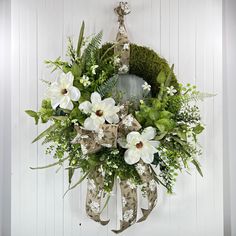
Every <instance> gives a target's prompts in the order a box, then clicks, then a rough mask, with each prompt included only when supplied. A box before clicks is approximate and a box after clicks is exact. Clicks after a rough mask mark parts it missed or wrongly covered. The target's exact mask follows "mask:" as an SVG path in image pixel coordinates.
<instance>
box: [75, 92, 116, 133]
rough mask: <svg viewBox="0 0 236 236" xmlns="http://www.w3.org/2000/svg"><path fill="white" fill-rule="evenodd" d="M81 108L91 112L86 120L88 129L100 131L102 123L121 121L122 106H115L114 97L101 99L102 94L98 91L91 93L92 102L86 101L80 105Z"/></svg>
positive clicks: (86, 112) (85, 111) (83, 110)
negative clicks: (119, 114) (119, 113)
mask: <svg viewBox="0 0 236 236" xmlns="http://www.w3.org/2000/svg"><path fill="white" fill-rule="evenodd" d="M79 109H80V110H81V111H82V112H83V113H85V114H90V117H88V118H87V119H86V120H85V121H84V128H85V129H87V130H95V131H98V130H99V127H100V125H102V124H104V123H105V121H107V122H108V123H110V124H116V123H118V122H119V116H118V114H117V113H118V112H119V111H120V108H119V107H117V106H115V100H114V99H113V98H105V99H104V100H102V99H101V95H100V94H99V93H97V92H94V93H92V94H91V102H89V101H85V102H83V103H81V104H80V105H79Z"/></svg>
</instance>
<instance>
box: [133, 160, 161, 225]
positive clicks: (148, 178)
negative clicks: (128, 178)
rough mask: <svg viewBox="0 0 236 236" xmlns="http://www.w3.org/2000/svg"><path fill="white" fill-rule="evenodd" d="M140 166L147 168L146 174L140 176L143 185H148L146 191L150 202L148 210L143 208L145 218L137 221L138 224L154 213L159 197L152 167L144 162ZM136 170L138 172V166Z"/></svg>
mask: <svg viewBox="0 0 236 236" xmlns="http://www.w3.org/2000/svg"><path fill="white" fill-rule="evenodd" d="M138 165H141V166H143V167H144V168H145V172H144V174H139V175H140V178H141V179H142V181H143V183H144V184H145V185H146V187H145V188H144V189H145V193H146V196H147V201H148V209H144V208H141V210H142V213H143V216H142V217H141V218H140V219H139V220H138V221H137V223H140V222H143V221H145V220H146V219H147V218H148V216H149V215H150V213H151V212H152V210H153V209H154V208H155V206H156V203H157V196H158V195H157V183H156V181H155V179H154V175H153V172H152V171H151V169H150V166H149V165H147V164H145V163H143V162H142V161H140V162H139V164H138ZM136 169H137V171H138V167H137V165H136ZM138 172H139V171H138Z"/></svg>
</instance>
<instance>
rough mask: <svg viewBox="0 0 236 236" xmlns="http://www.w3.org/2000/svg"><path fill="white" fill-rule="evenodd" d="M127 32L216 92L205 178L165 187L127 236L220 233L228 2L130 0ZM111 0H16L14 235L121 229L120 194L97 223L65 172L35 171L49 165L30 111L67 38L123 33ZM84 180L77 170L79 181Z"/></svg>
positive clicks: (73, 235) (208, 109) (205, 142)
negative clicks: (49, 63) (105, 219)
mask: <svg viewBox="0 0 236 236" xmlns="http://www.w3.org/2000/svg"><path fill="white" fill-rule="evenodd" d="M129 3H130V5H131V8H132V13H131V15H130V16H128V17H127V28H128V30H129V34H130V38H131V40H132V41H133V42H135V43H138V44H141V45H146V46H150V47H152V48H153V49H155V50H156V51H157V52H159V53H160V54H161V55H162V56H164V57H166V58H167V59H168V60H169V62H170V64H172V63H174V64H175V72H176V74H177V76H178V78H179V80H180V81H182V82H184V83H187V82H190V83H194V84H196V85H197V86H198V87H199V89H200V90H202V91H205V92H210V93H214V94H217V96H216V97H214V98H212V99H209V100H207V101H205V103H204V104H203V105H202V106H201V107H202V115H203V120H204V123H205V124H206V127H207V128H206V131H205V133H204V135H202V137H201V144H202V146H203V149H204V155H203V157H202V161H201V163H202V166H203V172H204V178H201V177H199V176H198V174H197V173H196V171H193V172H192V174H191V175H189V174H181V175H180V177H179V178H178V181H177V185H176V189H175V194H174V195H172V196H168V195H166V193H165V190H164V189H163V188H161V187H160V188H159V204H158V207H157V208H156V210H155V211H154V212H153V213H152V214H151V216H150V217H149V219H148V220H147V221H146V222H144V223H141V224H137V225H135V226H133V227H131V228H130V229H128V230H127V231H125V232H124V233H123V234H122V235H123V236H130V235H137V236H141V235H144V234H146V235H151V236H153V235H160V236H171V235H175V236H183V235H184V236H185V235H190V236H209V235H214V236H223V197H222V196H223V193H222V192H223V190H222V189H223V187H222V182H223V181H222V178H223V177H222V102H221V100H222V71H221V70H222V68H221V67H222V66H221V64H222V63H221V62H222V61H221V60H222V52H221V43H222V42H221V33H222V32H221V26H222V20H221V19H222V16H221V12H222V3H221V0H130V1H129ZM116 4H117V1H111V0H99V1H96V0H79V1H78V0H66V1H65V0H12V47H13V50H12V51H13V52H12V60H13V61H12V62H13V68H12V114H14V115H13V116H12V236H53V235H55V236H77V235H81V236H104V235H113V233H112V232H110V230H111V229H114V228H118V227H119V225H118V220H119V219H118V218H119V217H118V215H119V212H117V202H116V196H115V195H114V196H113V197H112V199H111V203H110V205H109V208H108V211H107V212H106V213H105V216H106V215H108V216H110V218H111V222H112V223H111V224H109V225H108V226H105V227H103V226H100V225H98V224H96V223H94V222H92V221H91V220H89V219H88V218H87V217H86V214H85V209H84V205H85V195H86V189H85V188H86V186H85V185H82V186H81V187H79V188H77V189H76V190H74V191H72V192H70V193H69V194H68V195H67V196H66V197H65V198H64V199H63V193H64V192H65V190H66V189H67V186H68V184H67V173H66V172H63V170H60V171H59V172H58V173H55V172H56V169H47V170H40V171H32V170H30V169H29V167H30V166H41V165H45V164H47V163H50V162H52V159H50V158H49V157H46V156H45V155H44V152H43V148H42V147H41V145H40V144H33V145H32V144H30V143H31V140H32V139H33V138H34V137H35V136H36V135H37V134H38V133H39V132H41V131H42V130H43V129H45V127H44V126H39V127H38V128H37V127H36V126H34V123H33V121H32V120H31V119H29V118H28V117H27V116H26V115H25V113H24V110H25V109H28V108H31V109H35V110H37V109H38V107H39V105H40V100H41V99H42V97H43V95H44V91H45V87H44V85H43V84H42V83H41V82H40V79H47V78H49V76H50V73H49V70H48V69H46V67H45V65H44V63H43V61H44V60H45V59H55V58H56V57H58V56H60V55H61V56H62V57H63V58H64V57H65V53H66V50H65V45H66V42H67V37H68V36H74V37H75V39H76V37H77V36H78V33H79V29H80V24H81V22H82V20H85V23H86V32H87V34H88V35H89V34H91V33H94V32H98V31H100V30H101V29H103V30H104V41H107V40H113V39H114V38H115V36H116V29H117V24H116V19H117V18H116V16H115V15H114V13H113V8H114V7H115V6H116ZM78 176H79V173H78V175H77V177H78Z"/></svg>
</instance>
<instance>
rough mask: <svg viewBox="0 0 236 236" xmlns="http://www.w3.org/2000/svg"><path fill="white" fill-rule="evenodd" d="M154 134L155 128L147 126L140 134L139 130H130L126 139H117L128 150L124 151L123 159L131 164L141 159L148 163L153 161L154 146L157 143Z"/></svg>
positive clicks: (155, 150) (155, 151)
mask: <svg viewBox="0 0 236 236" xmlns="http://www.w3.org/2000/svg"><path fill="white" fill-rule="evenodd" d="M155 136H156V129H155V128H153V127H147V128H145V129H144V130H143V132H142V133H141V134H140V133H139V132H136V131H132V132H130V133H129V134H128V135H127V137H126V140H125V142H124V140H120V139H119V140H118V143H119V145H120V146H121V147H123V148H126V149H128V150H126V151H125V155H124V158H125V161H126V162H127V163H128V164H130V165H133V164H135V163H137V162H138V161H139V160H140V159H142V160H143V161H144V162H145V163H147V164H150V163H152V162H153V159H154V154H155V153H157V149H156V147H157V146H158V145H159V142H158V141H154V140H152V139H154V138H155Z"/></svg>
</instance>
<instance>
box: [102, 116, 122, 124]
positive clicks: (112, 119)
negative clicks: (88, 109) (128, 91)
mask: <svg viewBox="0 0 236 236" xmlns="http://www.w3.org/2000/svg"><path fill="white" fill-rule="evenodd" d="M105 119H106V121H107V122H108V123H110V124H117V123H118V122H119V116H118V115H117V114H114V115H112V116H106V117H105Z"/></svg>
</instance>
